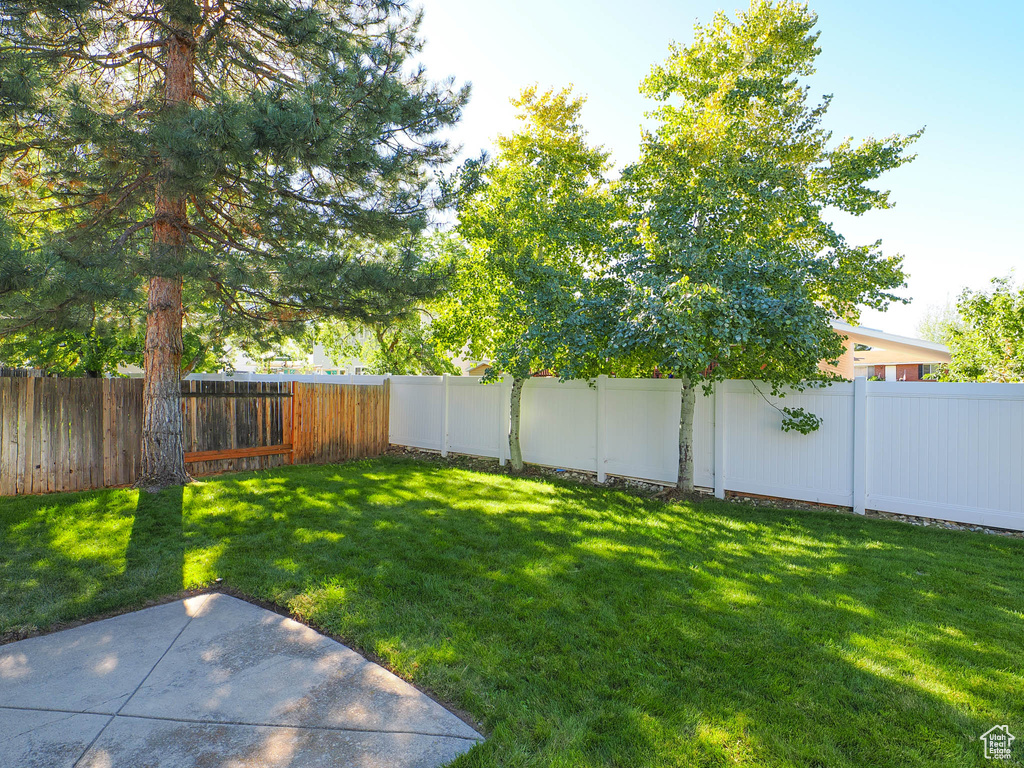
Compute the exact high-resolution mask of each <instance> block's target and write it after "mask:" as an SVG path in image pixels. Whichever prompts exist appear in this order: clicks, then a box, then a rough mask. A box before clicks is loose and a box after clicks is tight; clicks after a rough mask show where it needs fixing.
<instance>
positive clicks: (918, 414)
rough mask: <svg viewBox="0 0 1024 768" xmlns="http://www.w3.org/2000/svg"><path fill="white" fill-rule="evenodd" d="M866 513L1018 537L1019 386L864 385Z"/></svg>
mask: <svg viewBox="0 0 1024 768" xmlns="http://www.w3.org/2000/svg"><path fill="white" fill-rule="evenodd" d="M867 399H868V409H867V413H868V419H867V422H868V423H867V438H868V439H867V443H868V445H867V498H866V503H867V506H868V508H869V509H880V510H884V511H887V512H896V513H899V514H905V515H919V516H924V517H937V518H941V519H946V520H958V521H960V522H965V523H974V524H978V525H992V526H998V527H1002V528H1018V529H1024V384H931V383H925V382H922V383H911V382H870V383H869V385H868V389H867Z"/></svg>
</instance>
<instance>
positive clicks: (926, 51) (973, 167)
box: [421, 0, 1024, 335]
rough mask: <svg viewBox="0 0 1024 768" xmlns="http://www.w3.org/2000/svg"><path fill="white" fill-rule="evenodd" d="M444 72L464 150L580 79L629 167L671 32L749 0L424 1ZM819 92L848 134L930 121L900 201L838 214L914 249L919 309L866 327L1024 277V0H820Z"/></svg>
mask: <svg viewBox="0 0 1024 768" xmlns="http://www.w3.org/2000/svg"><path fill="white" fill-rule="evenodd" d="M421 2H422V4H423V7H424V11H425V19H424V26H423V30H422V31H423V34H424V36H425V38H426V47H425V49H424V51H423V54H422V56H421V60H422V61H423V63H424V64H425V65H426V66H427V70H428V72H429V73H430V75H431V76H432V77H434V78H441V77H444V76H447V75H453V76H454V77H455V78H456V80H457V81H458V82H466V81H469V82H471V83H472V84H473V98H472V102H471V104H470V105H469V108H468V109H467V110H466V113H465V117H464V119H463V121H462V123H461V124H460V126H459V127H458V129H457V130H456V132H455V139H456V141H457V142H459V143H461V144H462V145H463V146H464V152H465V154H466V155H475V154H477V153H478V152H479V151H480V150H481V149H489V148H490V146H491V142H492V140H493V137H494V135H495V134H496V133H500V132H509V131H511V130H513V129H514V127H515V120H514V111H513V109H512V107H511V106H510V105H509V103H508V99H509V97H510V96H512V95H514V94H516V93H517V92H518V91H519V89H520V88H522V87H523V86H525V85H528V84H530V83H534V82H536V83H539V84H540V85H541V86H554V87H562V86H565V85H569V84H572V85H574V86H575V89H576V91H577V92H579V93H582V94H585V95H586V96H587V97H588V101H587V106H586V109H585V112H584V122H585V124H586V126H587V129H588V130H589V133H590V137H591V139H592V140H593V142H594V143H597V144H603V145H604V146H605V147H606V148H607V149H609V150H610V151H611V152H612V160H613V162H614V163H615V164H616V165H617V166H620V167H621V166H622V165H625V164H626V163H628V162H630V161H632V160H634V159H636V157H637V153H638V148H639V137H640V126H641V124H642V123H643V121H644V117H643V115H644V112H645V111H646V110H647V109H649V108H650V104H649V103H648V102H647V101H646V100H645V99H643V98H642V97H641V96H640V95H639V93H638V91H637V86H638V85H639V82H640V80H641V79H642V78H643V77H644V76H645V75H646V74H647V72H648V71H649V70H650V67H651V65H652V64H654V63H655V62H657V61H661V60H662V59H664V58H665V55H666V53H667V51H668V45H669V43H670V42H671V41H673V40H674V41H677V42H679V43H682V44H686V43H688V42H689V41H690V40H691V39H692V34H693V25H694V23H695V22H697V21H700V22H702V23H703V22H706V21H709V20H710V19H711V17H712V15H713V13H714V12H715V10H716V9H718V8H723V9H724V10H726V11H728V12H730V13H731V12H732V11H733V10H734V9H736V8H740V7H746V5H745V4H742V3H737V2H735V0H720V2H707V1H706V0H694V1H683V2H680V1H679V0H676V2H671V1H670V0H634V1H633V2H630V3H622V2H611V1H610V0H596V1H595V0H592V1H591V2H586V3H581V2H573V3H568V2H559V1H558V0H547V2H541V1H540V0H517V2H493V0H421ZM811 8H812V9H813V10H815V11H816V12H817V13H818V29H819V30H820V31H821V33H822V34H821V38H820V39H819V46H820V47H821V49H822V53H821V55H820V56H819V57H818V61H817V67H818V72H817V74H816V75H815V76H814V78H813V79H812V80H811V81H810V85H811V86H812V89H813V90H814V91H815V93H817V94H819V95H820V94H823V93H832V94H834V97H835V98H834V100H833V102H832V107H831V109H830V111H829V117H828V121H827V125H828V127H829V128H831V129H832V130H833V131H834V132H835V136H836V137H837V138H839V137H843V136H847V135H849V136H853V137H854V138H855V139H860V138H863V137H865V136H870V135H874V136H886V135H889V134H891V133H894V132H895V133H909V132H911V131H914V130H916V129H917V128H919V127H921V126H927V130H926V132H925V135H924V137H923V138H922V139H921V140H920V141H919V142H918V143H917V154H918V158H917V160H916V161H915V162H913V163H912V164H910V165H908V166H904V167H903V168H900V169H897V170H896V171H893V172H892V173H890V174H888V175H887V176H886V177H883V180H882V186H883V188H888V189H891V190H892V199H893V200H894V202H895V203H896V206H895V207H894V208H892V209H890V210H888V211H877V212H872V213H869V214H867V215H865V216H863V217H860V218H857V219H854V218H849V217H843V218H842V219H837V221H838V223H839V225H840V228H841V230H842V231H843V232H844V233H845V234H846V235H847V237H848V238H849V239H850V240H851V241H852V242H857V243H864V242H873V241H874V240H875V239H877V238H881V239H882V243H883V248H884V249H885V250H886V251H887V252H888V253H900V254H902V255H903V256H904V257H905V262H904V266H905V269H906V271H907V272H908V273H909V280H908V287H907V288H906V289H905V290H904V291H903V293H904V294H905V295H906V297H907V298H910V299H912V303H911V304H910V305H909V306H901V305H894V306H893V307H892V308H890V309H889V311H887V312H885V313H879V312H873V311H866V312H865V313H864V314H863V315H862V318H861V322H862V323H863V324H864V325H869V326H872V327H876V328H882V329H884V330H886V331H889V332H891V333H901V334H906V335H914V333H915V329H916V327H917V324H918V321H919V318H920V317H921V315H922V314H923V313H924V312H925V311H926V310H927V309H928V307H929V306H931V305H941V304H944V303H945V302H946V301H947V300H949V301H955V299H956V296H957V295H958V294H959V292H960V290H961V289H962V288H963V287H965V286H969V287H972V288H982V287H985V286H986V285H987V284H988V281H989V280H990V279H991V278H992V277H994V276H997V275H1005V274H1007V273H1008V272H1009V271H1010V269H1011V268H1013V267H1015V266H1016V267H1017V273H1016V274H1017V278H1018V280H1020V279H1024V186H1022V183H1024V179H1022V146H1021V145H1022V140H1024V84H1022V80H1024V43H1022V40H1024V3H1021V2H1018V1H1017V0H988V1H986V0H982V2H980V3H974V4H968V3H963V2H950V1H948V0H930V1H929V2H925V1H924V0H888V2H884V1H882V0H856V1H853V0H819V2H812V3H811Z"/></svg>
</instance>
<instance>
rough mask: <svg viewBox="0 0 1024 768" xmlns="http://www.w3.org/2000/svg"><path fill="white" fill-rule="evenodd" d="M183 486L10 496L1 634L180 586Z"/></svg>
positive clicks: (118, 606) (129, 604)
mask: <svg viewBox="0 0 1024 768" xmlns="http://www.w3.org/2000/svg"><path fill="white" fill-rule="evenodd" d="M183 499H184V489H183V488H170V489H167V490H166V491H163V492H162V493H160V494H148V493H145V492H141V491H140V492H135V491H131V490H127V489H110V490H104V491H98V492H91V493H82V494H54V495H52V496H46V497H25V498H19V499H13V500H5V502H4V507H3V509H2V510H0V547H2V552H3V557H2V558H0V604H2V605H3V607H4V611H3V615H2V616H0V639H4V640H13V639H17V638H18V637H20V636H22V635H25V634H31V633H33V632H35V631H37V630H48V629H52V628H54V627H55V626H59V625H60V624H62V623H65V622H69V621H74V620H77V619H81V618H86V617H91V616H95V615H97V614H103V613H107V612H120V611H123V610H132V609H135V608H138V607H141V606H142V605H143V604H144V603H145V602H147V601H149V600H153V599H156V598H160V597H163V596H165V595H168V594H172V593H175V592H178V591H180V590H181V589H182V586H183V582H182V571H183V566H184V560H185V546H186V542H185V539H184V535H183V520H182V514H183Z"/></svg>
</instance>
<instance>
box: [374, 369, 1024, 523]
mask: <svg viewBox="0 0 1024 768" xmlns="http://www.w3.org/2000/svg"><path fill="white" fill-rule="evenodd" d="M759 388H760V390H761V392H760V393H759V392H758V390H757V389H755V388H754V385H753V384H751V383H750V382H744V381H728V382H722V383H720V384H718V385H717V387H716V390H715V392H714V393H712V394H711V395H707V396H706V395H704V394H703V393H701V392H699V393H698V396H697V402H696V411H695V415H694V429H693V439H694V481H695V484H696V485H697V486H699V487H705V488H713V489H714V491H715V494H716V495H717V496H720V497H721V496H724V495H725V493H726V492H729V491H732V492H738V493H750V494H758V495H765V496H774V497H778V498H783V499H794V500H799V501H810V502H817V503H824V504H834V505H839V506H848V507H853V508H854V509H855V510H856V511H858V512H863V511H864V510H865V509H877V510H881V511H886V512H896V513H901V514H907V515H918V516H926V517H935V518H940V519H945V520H954V521H958V522H964V523H973V524H980V525H992V526H999V527H1005V528H1013V529H1018V530H1024V384H942V383H931V382H922V383H913V382H868V381H865V380H864V379H858V380H857V381H855V382H847V383H839V384H834V385H832V386H829V387H821V388H809V389H805V390H803V391H792V390H791V391H787V392H786V394H785V397H782V398H779V397H773V396H772V395H771V392H770V388H768V387H767V386H765V385H759ZM509 393H510V382H509V381H508V380H507V379H506V380H505V381H503V382H500V383H494V384H488V385H483V384H481V383H480V381H479V379H475V378H464V377H447V376H445V377H440V376H438V377H427V376H395V377H392V378H391V442H392V443H395V444H399V445H408V446H414V447H418V448H426V449H430V450H436V451H440V452H442V453H443V454H447V453H448V451H454V452H457V453H465V454H470V455H474V456H487V457H492V458H493V457H497V458H499V459H500V460H501V461H502V462H504V461H505V460H506V459H507V457H508V430H509V424H508V409H509ZM769 401H770V402H769ZM679 405H680V390H679V382H678V381H677V380H673V379H610V378H607V377H604V376H601V377H598V378H597V379H596V380H595V381H593V382H584V381H570V382H564V383H563V382H559V381H557V380H555V379H552V378H546V379H530V380H529V381H528V382H527V383H526V386H525V387H524V390H523V402H522V425H521V435H520V437H521V442H522V447H523V456H524V459H525V460H526V461H527V462H530V463H533V464H540V465H545V466H551V467H564V468H566V469H576V470H583V471H586V472H596V473H597V476H598V479H599V480H602V481H603V480H604V478H605V477H606V476H607V475H618V476H621V477H630V478H637V479H641V480H647V481H650V482H655V483H663V484H674V483H675V482H676V479H677V472H678V466H677V465H678V456H679V451H678V430H679V426H678V425H679ZM785 406H791V407H803V408H805V409H807V410H808V411H810V412H812V413H814V414H817V415H818V416H820V417H821V418H822V424H821V427H820V428H819V429H818V430H817V431H815V432H812V433H811V434H809V435H802V434H800V433H798V432H783V431H782V429H781V425H782V419H783V416H782V414H781V413H780V412H779V410H778V408H781V407H785Z"/></svg>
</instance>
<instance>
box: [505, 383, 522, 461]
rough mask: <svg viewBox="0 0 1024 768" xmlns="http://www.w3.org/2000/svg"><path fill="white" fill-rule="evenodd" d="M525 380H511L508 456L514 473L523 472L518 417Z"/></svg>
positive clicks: (520, 410)
mask: <svg viewBox="0 0 1024 768" xmlns="http://www.w3.org/2000/svg"><path fill="white" fill-rule="evenodd" d="M524 384H526V379H512V398H511V404H510V413H509V417H510V418H509V422H510V424H509V431H508V456H509V461H510V462H511V463H512V469H513V471H515V472H521V471H522V470H523V448H522V446H521V445H519V416H520V413H521V412H522V405H523V385H524Z"/></svg>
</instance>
